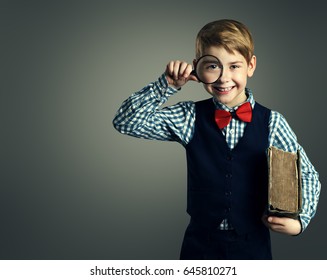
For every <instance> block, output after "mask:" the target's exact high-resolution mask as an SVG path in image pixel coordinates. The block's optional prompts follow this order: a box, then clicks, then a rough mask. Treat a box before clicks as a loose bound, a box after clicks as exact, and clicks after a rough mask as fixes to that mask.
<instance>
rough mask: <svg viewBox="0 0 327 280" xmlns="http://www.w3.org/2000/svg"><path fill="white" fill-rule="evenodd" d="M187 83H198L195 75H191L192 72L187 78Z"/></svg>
mask: <svg viewBox="0 0 327 280" xmlns="http://www.w3.org/2000/svg"><path fill="white" fill-rule="evenodd" d="M187 80H188V81H195V82H198V83H200V81H199V80H198V78H197V77H196V75H195V73H193V71H192V72H191V74H190V75H189V76H188V78H187Z"/></svg>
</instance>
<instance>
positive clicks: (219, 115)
mask: <svg viewBox="0 0 327 280" xmlns="http://www.w3.org/2000/svg"><path fill="white" fill-rule="evenodd" d="M235 116H236V117H237V118H238V119H240V120H241V121H243V122H251V120H252V107H251V104H250V102H246V103H244V104H242V105H241V106H240V107H238V108H237V110H236V111H235V112H232V113H230V112H227V111H225V110H216V111H215V121H216V123H217V125H218V127H219V128H220V129H223V128H224V127H225V126H227V125H228V124H229V122H230V121H231V119H232V118H233V117H235Z"/></svg>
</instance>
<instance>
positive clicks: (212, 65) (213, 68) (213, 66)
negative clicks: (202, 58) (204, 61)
mask: <svg viewBox="0 0 327 280" xmlns="http://www.w3.org/2000/svg"><path fill="white" fill-rule="evenodd" d="M206 68H207V70H215V69H217V68H219V65H218V64H215V63H212V64H208V65H207V67H206Z"/></svg>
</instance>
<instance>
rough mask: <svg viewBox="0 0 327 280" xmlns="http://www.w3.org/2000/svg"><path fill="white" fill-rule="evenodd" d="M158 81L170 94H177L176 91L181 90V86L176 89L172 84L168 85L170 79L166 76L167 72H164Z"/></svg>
mask: <svg viewBox="0 0 327 280" xmlns="http://www.w3.org/2000/svg"><path fill="white" fill-rule="evenodd" d="M158 83H159V85H160V87H161V88H162V89H165V91H166V93H167V94H168V95H173V94H175V93H176V92H178V91H179V90H181V89H180V88H179V89H176V88H174V87H171V86H169V85H168V81H167V78H166V74H165V73H163V74H162V75H161V76H160V77H159V79H158Z"/></svg>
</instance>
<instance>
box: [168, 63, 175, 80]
mask: <svg viewBox="0 0 327 280" xmlns="http://www.w3.org/2000/svg"><path fill="white" fill-rule="evenodd" d="M173 72H174V61H170V62H169V63H168V64H167V67H166V73H167V74H168V76H170V77H173Z"/></svg>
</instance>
